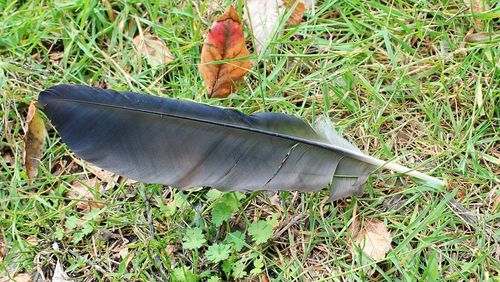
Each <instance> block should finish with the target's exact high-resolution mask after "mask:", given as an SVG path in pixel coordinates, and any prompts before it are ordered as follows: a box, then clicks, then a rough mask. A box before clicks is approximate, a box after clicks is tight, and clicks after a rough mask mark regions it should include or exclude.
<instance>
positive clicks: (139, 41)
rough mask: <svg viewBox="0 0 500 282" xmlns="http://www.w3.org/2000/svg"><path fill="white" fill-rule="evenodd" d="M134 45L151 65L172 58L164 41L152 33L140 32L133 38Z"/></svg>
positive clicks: (164, 62) (155, 65)
mask: <svg viewBox="0 0 500 282" xmlns="http://www.w3.org/2000/svg"><path fill="white" fill-rule="evenodd" d="M134 46H135V48H136V49H137V51H138V52H139V53H140V54H141V55H142V56H143V57H144V58H146V61H148V64H149V65H151V66H152V67H157V66H159V65H162V64H168V63H169V62H171V61H172V60H173V59H174V56H173V55H172V53H170V50H168V48H167V45H165V42H163V41H162V40H161V39H160V38H159V37H158V36H155V35H152V34H143V33H142V32H140V33H139V35H137V36H136V37H135V38H134Z"/></svg>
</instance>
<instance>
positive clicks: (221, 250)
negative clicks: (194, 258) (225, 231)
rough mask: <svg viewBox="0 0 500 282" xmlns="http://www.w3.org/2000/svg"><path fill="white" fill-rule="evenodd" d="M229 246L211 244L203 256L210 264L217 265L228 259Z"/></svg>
mask: <svg viewBox="0 0 500 282" xmlns="http://www.w3.org/2000/svg"><path fill="white" fill-rule="evenodd" d="M230 248H231V246H230V245H226V244H213V245H211V246H209V247H208V249H207V251H206V253H205V255H206V257H207V259H208V260H209V261H210V262H213V263H218V262H220V261H223V260H225V259H227V258H228V257H229V254H230V253H229V250H230Z"/></svg>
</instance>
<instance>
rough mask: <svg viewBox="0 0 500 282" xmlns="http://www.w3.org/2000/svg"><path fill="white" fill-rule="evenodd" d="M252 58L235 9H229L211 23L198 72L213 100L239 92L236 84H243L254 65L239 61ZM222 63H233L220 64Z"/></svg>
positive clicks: (231, 7) (247, 61)
mask: <svg viewBox="0 0 500 282" xmlns="http://www.w3.org/2000/svg"><path fill="white" fill-rule="evenodd" d="M249 55H250V52H249V51H248V49H247V48H246V45H245V37H244V35H243V27H242V25H241V23H240V20H239V18H238V15H237V13H236V10H235V9H234V8H233V6H229V7H228V8H227V10H226V12H225V13H224V14H223V15H221V16H220V17H219V18H218V19H217V20H216V21H215V22H214V23H213V24H212V28H211V29H210V31H209V32H208V35H207V38H206V39H205V43H204V44H203V49H202V51H201V64H200V66H199V69H200V72H201V75H202V76H203V79H204V80H205V85H206V88H207V91H208V96H209V97H210V98H224V97H227V96H229V94H231V93H233V92H234V91H235V90H236V87H235V83H237V82H238V81H240V80H241V79H242V78H243V76H244V75H245V73H246V72H247V71H248V69H250V67H251V66H252V65H251V63H250V61H249V60H241V59H240V58H243V57H247V56H249ZM233 59H235V60H233ZM238 59H239V60H238ZM221 60H225V61H226V60H231V61H226V62H223V63H217V61H221Z"/></svg>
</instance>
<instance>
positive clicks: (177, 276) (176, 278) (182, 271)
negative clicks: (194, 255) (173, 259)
mask: <svg viewBox="0 0 500 282" xmlns="http://www.w3.org/2000/svg"><path fill="white" fill-rule="evenodd" d="M171 281H173V282H184V281H196V275H194V274H193V273H192V272H191V270H189V268H187V267H185V266H183V267H177V268H174V269H173V270H172V273H171Z"/></svg>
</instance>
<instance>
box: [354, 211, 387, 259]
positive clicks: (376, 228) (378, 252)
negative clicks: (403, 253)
mask: <svg viewBox="0 0 500 282" xmlns="http://www.w3.org/2000/svg"><path fill="white" fill-rule="evenodd" d="M349 229H350V231H351V234H352V238H353V239H354V242H353V243H354V244H353V245H356V246H358V247H359V248H361V249H362V250H363V253H365V254H366V255H367V256H368V257H369V258H371V259H372V260H374V261H379V260H382V259H384V258H385V255H386V254H387V252H389V250H391V249H392V247H391V242H392V237H391V233H390V232H389V231H388V230H387V228H386V227H385V225H384V223H383V222H382V221H380V220H378V219H369V218H365V219H364V220H363V222H359V220H357V219H355V220H354V221H353V223H352V224H351V226H350V228H349ZM351 251H352V253H353V256H355V255H357V251H356V248H355V247H354V246H353V248H352V249H351Z"/></svg>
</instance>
